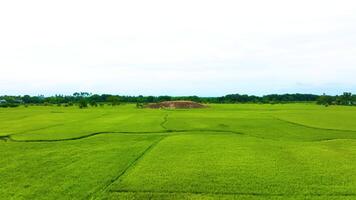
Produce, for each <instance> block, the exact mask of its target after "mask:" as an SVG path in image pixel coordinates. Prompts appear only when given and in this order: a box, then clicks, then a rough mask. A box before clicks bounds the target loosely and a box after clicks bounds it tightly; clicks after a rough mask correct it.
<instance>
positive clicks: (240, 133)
mask: <svg viewBox="0 0 356 200" xmlns="http://www.w3.org/2000/svg"><path fill="white" fill-rule="evenodd" d="M186 132H202V133H203V132H214V133H231V134H237V135H244V133H242V132H238V131H229V130H215V129H189V130H183V129H182V130H169V129H168V130H163V131H102V132H95V133H89V134H87V135H82V136H78V137H72V138H63V139H48V140H47V139H37V140H26V139H25V140H21V139H14V138H12V136H13V135H17V134H10V135H3V136H0V140H3V141H6V142H7V141H10V142H65V141H74V140H80V139H85V138H89V137H93V136H97V135H104V134H127V135H149V134H162V135H163V136H168V135H172V134H174V133H186ZM168 133H169V134H168Z"/></svg>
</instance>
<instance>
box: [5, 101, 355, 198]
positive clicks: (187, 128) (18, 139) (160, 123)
mask: <svg viewBox="0 0 356 200" xmlns="http://www.w3.org/2000/svg"><path fill="white" fill-rule="evenodd" d="M354 119H356V108H355V107H343V106H331V107H322V106H317V105H312V104H283V105H258V104H236V105H209V108H206V109H194V110H153V109H136V108H135V106H134V105H131V104H128V105H123V106H117V107H108V106H107V107H100V108H89V109H78V108H76V107H55V106H53V107H52V106H47V107H41V106H34V107H27V108H25V107H19V108H4V109H0V152H1V157H0V174H1V178H0V199H355V198H356V174H355V173H354V172H355V171H356V140H355V139H356V122H355V120H354Z"/></svg>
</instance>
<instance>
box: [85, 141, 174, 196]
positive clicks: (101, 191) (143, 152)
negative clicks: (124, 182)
mask: <svg viewBox="0 0 356 200" xmlns="http://www.w3.org/2000/svg"><path fill="white" fill-rule="evenodd" d="M166 137H168V135H164V136H162V137H161V138H159V139H158V140H156V141H154V142H153V143H152V144H151V145H149V146H148V147H147V148H146V149H145V150H144V151H142V153H141V154H140V155H138V156H137V157H136V158H135V159H134V160H133V161H132V162H130V163H129V165H128V166H127V167H126V168H125V169H124V170H123V171H122V172H121V173H119V174H118V175H117V176H116V177H114V178H113V179H111V180H110V182H109V183H108V184H106V185H105V186H104V187H103V188H101V189H100V190H99V191H96V192H94V193H93V194H91V195H89V197H90V199H97V198H98V196H96V197H95V196H93V195H99V194H98V193H103V192H105V191H106V190H107V189H108V188H109V187H110V186H111V185H112V184H114V183H115V182H116V181H118V180H120V178H121V177H123V176H124V175H125V174H126V173H127V172H128V171H130V170H132V169H133V168H134V167H135V166H136V165H137V163H138V162H139V161H140V160H142V159H143V158H144V157H145V156H146V155H147V153H148V152H150V151H151V150H152V149H153V148H154V147H156V146H157V145H158V143H160V142H161V141H162V140H164V139H165V138H166Z"/></svg>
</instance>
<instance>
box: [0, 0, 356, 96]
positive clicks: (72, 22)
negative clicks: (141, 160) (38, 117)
mask: <svg viewBox="0 0 356 200" xmlns="http://www.w3.org/2000/svg"><path fill="white" fill-rule="evenodd" d="M77 91H86V92H91V93H97V94H103V93H110V94H120V95H174V96H181V95H184V96H185V95H199V96H221V95H225V94H232V93H240V94H253V95H264V94H271V93H280V94H282V93H314V94H322V93H327V94H340V93H342V92H344V91H348V92H353V93H356V1H354V0H332V1H330V0H298V1H295V0H293V1H292V0H268V1H266V0H249V1H242V0H241V1H240V0H232V1H226V0H215V1H210V0H176V1H170V0H150V1H147V0H143V1H137V0H130V1H119V0H116V1H106V0H100V1H99V0H98V1H90V0H83V1H82V0H69V1H67V0H61V1H52V0H44V1H38V0H31V1H28V0H11V1H6V0H4V1H0V95H24V94H30V95H39V94H42V95H46V96H48V95H54V94H72V93H74V92H77Z"/></svg>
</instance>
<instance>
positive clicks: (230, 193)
mask: <svg viewBox="0 0 356 200" xmlns="http://www.w3.org/2000/svg"><path fill="white" fill-rule="evenodd" d="M109 192H111V193H141V194H145V193H148V194H188V195H189V194H196V195H241V196H242V195H243V196H270V197H273V196H275V197H287V196H301V197H303V196H305V197H307V196H320V197H322V196H325V197H331V196H334V197H338V196H339V197H347V196H349V197H351V196H356V193H335V194H321V193H310V194H297V193H290V194H288V193H263V192H199V191H192V192H185V191H149V190H109Z"/></svg>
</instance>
